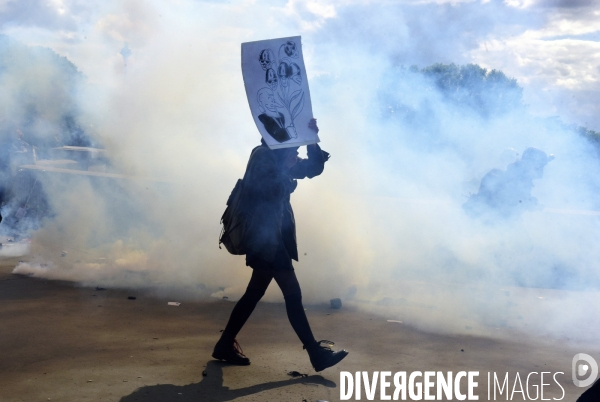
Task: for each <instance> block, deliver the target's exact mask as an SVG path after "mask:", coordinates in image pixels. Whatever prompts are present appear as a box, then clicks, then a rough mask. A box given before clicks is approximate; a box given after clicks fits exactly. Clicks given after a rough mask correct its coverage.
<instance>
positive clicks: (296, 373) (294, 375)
mask: <svg viewBox="0 0 600 402" xmlns="http://www.w3.org/2000/svg"><path fill="white" fill-rule="evenodd" d="M287 375H289V376H290V377H294V378H296V377H302V378H304V377H308V374H302V373H299V372H297V371H295V370H294V371H288V373H287Z"/></svg>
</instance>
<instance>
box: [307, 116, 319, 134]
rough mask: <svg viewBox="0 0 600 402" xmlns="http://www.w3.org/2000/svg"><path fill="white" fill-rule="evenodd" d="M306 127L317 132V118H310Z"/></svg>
mask: <svg viewBox="0 0 600 402" xmlns="http://www.w3.org/2000/svg"><path fill="white" fill-rule="evenodd" d="M308 128H310V129H311V130H313V131H314V132H315V133H317V134H318V133H319V127H317V119H310V121H309V122H308Z"/></svg>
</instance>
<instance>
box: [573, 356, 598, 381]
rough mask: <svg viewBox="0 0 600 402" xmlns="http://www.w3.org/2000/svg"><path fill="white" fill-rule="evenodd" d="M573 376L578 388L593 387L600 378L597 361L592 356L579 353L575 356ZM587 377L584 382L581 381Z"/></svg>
mask: <svg viewBox="0 0 600 402" xmlns="http://www.w3.org/2000/svg"><path fill="white" fill-rule="evenodd" d="M572 374H573V384H575V385H576V386H578V387H582V388H583V387H587V386H588V385H592V383H593V382H594V381H596V378H597V377H598V363H596V360H594V358H593V357H592V356H590V355H586V354H585V353H577V354H576V355H575V356H573V366H572ZM585 376H588V377H587V378H586V379H584V380H580V379H579V378H581V377H585Z"/></svg>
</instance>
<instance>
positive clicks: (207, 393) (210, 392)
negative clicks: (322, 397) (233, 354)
mask: <svg viewBox="0 0 600 402" xmlns="http://www.w3.org/2000/svg"><path fill="white" fill-rule="evenodd" d="M224 366H227V363H222V362H218V361H215V360H212V361H209V362H208V363H207V364H206V368H205V370H204V373H203V375H204V377H203V378H202V381H200V382H198V383H195V384H189V385H183V386H177V385H172V384H158V385H149V386H146V387H141V388H139V389H137V390H136V391H134V392H133V393H132V394H130V395H127V396H124V397H123V398H121V401H120V402H134V401H138V402H141V401H143V402H166V401H180V402H198V401H202V402H225V401H233V400H235V399H237V398H242V397H244V396H248V395H253V394H257V393H259V392H262V391H267V390H270V389H275V388H282V387H287V386H290V385H294V384H298V383H300V384H305V385H322V386H325V387H328V388H335V387H336V384H335V383H334V382H333V381H329V380H327V379H325V378H323V377H321V376H320V375H311V376H308V377H302V378H298V379H289V380H283V381H273V382H266V383H262V384H256V385H253V386H251V387H246V388H240V389H230V388H228V387H224V386H223V367H224ZM198 376H200V374H199V375H198Z"/></svg>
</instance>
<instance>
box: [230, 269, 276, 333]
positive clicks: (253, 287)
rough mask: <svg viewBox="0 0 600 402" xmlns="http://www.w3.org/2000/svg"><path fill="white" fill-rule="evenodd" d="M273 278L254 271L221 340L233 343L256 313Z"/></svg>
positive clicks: (266, 273) (267, 274)
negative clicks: (255, 309)
mask: <svg viewBox="0 0 600 402" xmlns="http://www.w3.org/2000/svg"><path fill="white" fill-rule="evenodd" d="M272 278H273V276H272V275H271V274H270V273H268V272H261V271H259V270H256V269H255V270H252V277H251V278H250V283H248V287H247V288H246V292H245V293H244V295H243V296H242V297H241V299H240V300H239V301H238V302H237V304H236V305H235V307H234V308H233V310H232V311H231V316H230V317H229V322H227V326H226V327H225V330H224V331H223V334H222V335H221V340H224V341H227V342H228V343H229V342H233V339H234V338H235V337H236V336H237V334H238V332H240V330H241V329H242V327H243V326H244V324H245V323H246V321H247V320H248V318H249V317H250V315H251V314H252V312H253V311H254V308H255V307H256V305H257V304H258V302H259V301H260V299H261V298H262V297H263V296H264V294H265V291H266V290H267V288H268V287H269V283H271V279H272Z"/></svg>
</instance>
